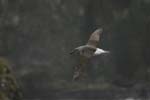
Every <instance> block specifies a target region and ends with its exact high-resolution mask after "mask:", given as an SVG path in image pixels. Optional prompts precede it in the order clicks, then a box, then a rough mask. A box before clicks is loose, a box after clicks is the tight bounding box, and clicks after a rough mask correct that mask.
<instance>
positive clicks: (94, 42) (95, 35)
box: [87, 28, 103, 48]
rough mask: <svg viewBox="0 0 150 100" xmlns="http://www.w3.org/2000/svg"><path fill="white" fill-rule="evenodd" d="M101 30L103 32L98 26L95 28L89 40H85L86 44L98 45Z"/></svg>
mask: <svg viewBox="0 0 150 100" xmlns="http://www.w3.org/2000/svg"><path fill="white" fill-rule="evenodd" d="M102 32H103V29H102V28H99V29H97V30H95V31H94V32H93V33H92V34H91V36H90V38H89V40H88V42H87V45H89V46H91V47H94V48H96V47H97V45H98V42H99V40H100V35H101V34H102Z"/></svg>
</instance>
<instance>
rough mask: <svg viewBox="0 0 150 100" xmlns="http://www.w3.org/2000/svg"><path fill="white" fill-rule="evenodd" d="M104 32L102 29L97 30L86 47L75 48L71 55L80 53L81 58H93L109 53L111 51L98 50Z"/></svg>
mask: <svg viewBox="0 0 150 100" xmlns="http://www.w3.org/2000/svg"><path fill="white" fill-rule="evenodd" d="M102 32H103V29H102V28H99V29H97V30H95V31H94V32H93V33H92V34H91V36H90V38H89V40H88V42H87V44H86V45H83V46H79V47H77V48H75V49H74V50H73V51H72V52H71V53H70V54H77V53H79V55H80V56H84V57H86V58H91V57H92V56H97V55H100V54H103V53H109V51H106V50H103V49H100V48H97V46H98V43H99V40H100V35H101V34H102Z"/></svg>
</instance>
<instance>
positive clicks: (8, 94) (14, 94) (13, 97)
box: [0, 58, 22, 100]
mask: <svg viewBox="0 0 150 100" xmlns="http://www.w3.org/2000/svg"><path fill="white" fill-rule="evenodd" d="M9 67H10V64H9V62H8V61H7V60H5V59H3V58H0V100H20V99H21V97H22V95H21V92H20V89H19V86H18V84H17V82H16V79H15V77H14V76H13V74H12V70H11V69H10V68H9Z"/></svg>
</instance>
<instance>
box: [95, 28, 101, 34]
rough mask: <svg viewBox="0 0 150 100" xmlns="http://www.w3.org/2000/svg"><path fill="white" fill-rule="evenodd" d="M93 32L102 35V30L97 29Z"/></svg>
mask: <svg viewBox="0 0 150 100" xmlns="http://www.w3.org/2000/svg"><path fill="white" fill-rule="evenodd" d="M95 32H97V33H100V34H101V33H102V32H103V28H97V29H96V30H95Z"/></svg>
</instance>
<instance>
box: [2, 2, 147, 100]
mask: <svg viewBox="0 0 150 100" xmlns="http://www.w3.org/2000/svg"><path fill="white" fill-rule="evenodd" d="M99 27H103V28H104V33H103V34H102V36H101V41H100V44H99V46H100V47H101V48H103V49H106V50H109V51H110V52H111V54H110V55H102V56H101V57H98V58H94V60H93V62H94V64H93V65H92V68H91V69H92V70H91V69H89V77H90V81H89V82H88V83H87V82H86V83H84V82H83V83H78V82H72V75H73V67H74V65H73V57H71V56H70V55H69V52H70V51H71V50H72V49H73V48H75V47H77V46H79V45H82V44H85V43H86V41H87V40H88V38H89V36H90V34H91V32H93V31H94V30H95V29H96V28H99ZM149 36H150V0H0V55H1V57H4V58H7V59H8V60H9V61H10V62H11V66H12V69H13V71H14V73H15V76H16V78H17V81H18V83H19V84H20V85H21V88H22V90H23V92H24V95H25V97H31V98H32V97H35V98H38V96H40V95H42V96H43V95H46V93H48V94H49V96H50V94H51V93H54V91H53V90H74V89H77V90H82V89H83V90H86V89H104V90H105V88H106V89H108V88H109V89H110V88H112V87H113V84H112V83H114V84H115V85H117V86H118V85H119V86H122V87H126V86H130V87H131V86H135V85H137V84H142V85H143V84H147V83H148V79H149V73H148V72H149V65H150V62H149V59H150V51H149V50H150V45H149V42H150V40H149ZM116 88H119V87H116ZM37 94H40V95H37ZM44 97H45V96H44Z"/></svg>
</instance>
